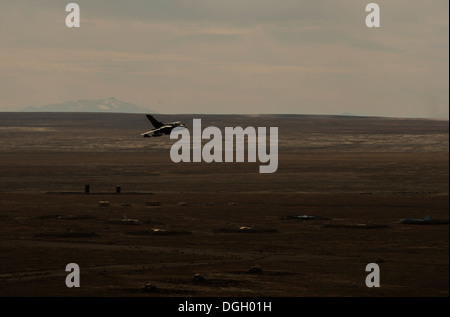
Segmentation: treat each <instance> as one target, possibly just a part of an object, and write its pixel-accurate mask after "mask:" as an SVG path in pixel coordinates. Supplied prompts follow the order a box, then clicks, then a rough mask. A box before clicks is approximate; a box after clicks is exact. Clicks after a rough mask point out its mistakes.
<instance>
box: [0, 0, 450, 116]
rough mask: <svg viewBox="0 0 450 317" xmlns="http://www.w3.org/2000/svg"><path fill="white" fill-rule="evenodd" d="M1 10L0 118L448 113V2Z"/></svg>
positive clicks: (243, 2)
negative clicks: (125, 107)
mask: <svg viewBox="0 0 450 317" xmlns="http://www.w3.org/2000/svg"><path fill="white" fill-rule="evenodd" d="M69 2H70V1H61V0H39V1H35V0H2V1H1V2H0V111H14V110H19V109H22V108H25V107H28V106H36V107H39V106H43V105H45V104H49V103H59V102H65V101H71V100H79V99H102V98H107V97H116V98H118V99H120V100H122V101H126V102H131V103H135V104H137V105H139V106H142V107H148V108H152V109H155V110H156V111H158V112H160V113H170V114H172V113H242V114H244V113H246V114H247V113H248V114H257V113H305V114H342V113H351V114H356V115H370V116H390V117H437V116H439V117H441V118H447V119H448V103H449V89H448V85H449V73H448V67H449V15H448V12H449V1H448V0H429V1H423V0H395V1H391V0H389V1H388V0H386V1H375V2H376V3H378V4H379V6H380V9H381V27H380V28H367V27H366V24H365V19H366V16H367V14H368V13H367V12H365V7H366V5H367V4H368V3H370V2H371V1H361V0H339V1H337V0H335V1H333V0H321V1H312V0H164V1H161V0H129V1H124V0H95V1H92V0H79V1H74V2H76V3H78V4H79V6H80V8H81V27H80V28H67V27H66V25H65V19H66V16H67V14H68V13H67V12H65V6H66V5H67V4H68V3H69Z"/></svg>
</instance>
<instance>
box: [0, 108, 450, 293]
mask: <svg viewBox="0 0 450 317" xmlns="http://www.w3.org/2000/svg"><path fill="white" fill-rule="evenodd" d="M156 117H157V119H159V120H161V121H163V122H171V121H178V120H181V121H182V122H184V123H186V124H187V125H188V126H192V119H194V118H201V119H202V127H203V128H205V127H207V126H216V127H219V128H220V129H221V130H222V131H223V129H224V127H236V126H241V127H248V126H253V127H278V128H279V144H278V146H279V148H278V151H279V159H278V161H279V164H278V170H277V171H276V172H275V173H273V174H260V173H259V165H260V163H259V162H257V163H248V162H246V163H211V164H208V163H205V162H202V163H178V164H177V163H174V162H172V161H171V159H170V155H169V153H170V148H171V146H172V144H173V143H174V142H175V140H171V139H170V138H169V136H163V137H160V138H143V137H141V135H140V134H141V133H143V132H146V131H148V130H150V129H152V127H151V125H150V123H149V121H147V118H146V117H145V115H143V114H112V113H108V114H101V113H0V225H1V231H0V232H1V233H0V234H1V246H0V252H1V262H0V295H1V296H8V297H19V296H20V297H22V296H31V297H41V296H63V297H66V296H67V297H70V296H96V297H190V298H193V297H335V296H336V297H373V296H375V297H392V296H394V297H416V296H427V297H441V296H449V226H448V218H449V211H448V209H449V199H448V190H449V181H448V177H449V123H448V121H439V120H422V119H396V118H377V117H351V116H313V115H156ZM86 185H89V190H90V191H89V193H85V186H86ZM117 187H120V193H118V192H117ZM301 215H311V216H315V218H314V219H310V220H302V219H301V218H299V217H296V216H301ZM427 215H430V217H431V219H432V220H433V221H432V222H430V223H427V224H422V225H418V224H405V223H402V222H401V219H403V218H407V217H410V218H424V217H425V216H427ZM69 263H77V264H78V265H79V268H80V287H78V288H68V287H67V286H66V283H65V280H66V276H67V275H68V274H69V272H66V271H65V268H66V265H67V264H69ZM369 263H377V264H378V265H379V268H380V287H372V288H369V287H367V286H366V282H365V281H366V277H367V275H368V274H369V272H366V270H365V268H366V265H367V264H369Z"/></svg>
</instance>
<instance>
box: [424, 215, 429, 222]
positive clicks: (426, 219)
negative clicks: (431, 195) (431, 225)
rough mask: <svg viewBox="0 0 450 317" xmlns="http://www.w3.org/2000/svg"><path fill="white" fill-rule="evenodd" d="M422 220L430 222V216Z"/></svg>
mask: <svg viewBox="0 0 450 317" xmlns="http://www.w3.org/2000/svg"><path fill="white" fill-rule="evenodd" d="M423 220H425V221H430V220H431V217H430V215H427V216H426V217H425V218H423Z"/></svg>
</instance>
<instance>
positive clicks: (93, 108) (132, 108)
mask: <svg viewBox="0 0 450 317" xmlns="http://www.w3.org/2000/svg"><path fill="white" fill-rule="evenodd" d="M21 111H23V112H121V113H157V112H156V111H154V110H152V109H148V108H144V107H140V106H136V105H135V104H132V103H128V102H123V101H121V100H118V99H116V98H114V97H110V98H105V99H98V100H77V101H67V102H63V103H54V104H48V105H45V106H41V107H27V108H25V109H22V110H21Z"/></svg>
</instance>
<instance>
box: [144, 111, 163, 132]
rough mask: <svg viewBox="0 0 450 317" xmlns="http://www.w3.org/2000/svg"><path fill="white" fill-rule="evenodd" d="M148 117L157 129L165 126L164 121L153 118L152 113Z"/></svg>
mask: <svg viewBox="0 0 450 317" xmlns="http://www.w3.org/2000/svg"><path fill="white" fill-rule="evenodd" d="M147 119H148V120H150V122H151V123H152V124H153V126H154V127H155V129H158V128H161V127H162V126H163V123H162V122H160V121H158V120H156V119H155V118H153V116H152V115H149V114H148V115H147Z"/></svg>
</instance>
